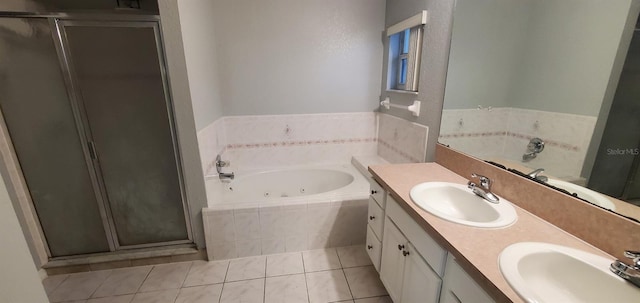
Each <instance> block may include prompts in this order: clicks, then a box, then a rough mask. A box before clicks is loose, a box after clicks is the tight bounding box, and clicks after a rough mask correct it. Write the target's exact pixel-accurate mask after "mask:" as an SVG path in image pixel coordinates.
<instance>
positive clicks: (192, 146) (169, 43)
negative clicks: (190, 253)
mask: <svg viewBox="0 0 640 303" xmlns="http://www.w3.org/2000/svg"><path fill="white" fill-rule="evenodd" d="M158 6H159V7H160V19H161V21H162V35H163V37H164V48H165V55H166V58H167V69H168V71H169V75H170V77H169V82H170V83H169V85H170V87H171V96H172V98H173V108H174V114H175V118H176V119H175V120H176V132H177V135H178V143H179V147H180V156H181V158H182V171H183V177H184V185H185V193H186V195H187V201H189V213H190V215H191V225H192V227H193V229H192V231H193V238H194V241H195V243H196V244H197V245H198V247H200V248H202V247H204V234H203V232H204V229H203V228H202V214H201V210H202V208H203V207H205V206H206V204H207V194H206V191H205V186H204V179H203V178H202V164H201V161H200V151H199V145H198V139H197V137H196V126H195V121H194V120H195V117H194V110H193V106H192V102H191V90H190V88H189V81H188V71H187V64H186V59H185V52H184V44H183V42H182V32H181V30H180V29H181V26H180V16H179V13H178V3H177V0H158Z"/></svg>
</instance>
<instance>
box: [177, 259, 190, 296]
mask: <svg viewBox="0 0 640 303" xmlns="http://www.w3.org/2000/svg"><path fill="white" fill-rule="evenodd" d="M190 262H191V263H189V269H187V273H186V274H185V275H184V279H182V283H180V287H178V289H180V288H182V287H184V283H185V282H187V278H188V277H189V273H191V267H193V261H190ZM176 298H177V297H176Z"/></svg>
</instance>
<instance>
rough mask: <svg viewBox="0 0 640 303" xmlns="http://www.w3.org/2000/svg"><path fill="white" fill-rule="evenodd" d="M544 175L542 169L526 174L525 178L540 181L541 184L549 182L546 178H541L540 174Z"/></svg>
mask: <svg viewBox="0 0 640 303" xmlns="http://www.w3.org/2000/svg"><path fill="white" fill-rule="evenodd" d="M542 173H544V168H538V169H536V170H534V171H532V172H530V173H528V174H527V176H529V177H531V178H534V179H536V180H540V181H542V182H547V181H549V177H547V176H541V175H540V174H542Z"/></svg>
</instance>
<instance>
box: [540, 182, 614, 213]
mask: <svg viewBox="0 0 640 303" xmlns="http://www.w3.org/2000/svg"><path fill="white" fill-rule="evenodd" d="M547 183H548V184H550V185H553V186H555V187H559V188H562V189H565V190H567V191H569V192H571V193H576V194H578V197H580V198H582V199H585V200H587V201H589V202H591V203H593V204H595V205H598V206H600V207H602V208H606V209H610V210H616V206H615V205H614V204H613V202H611V200H610V199H609V198H607V197H606V196H604V195H602V194H601V193H598V192H596V191H593V190H590V189H588V188H586V187H582V186H580V185H577V184H573V183H571V182H567V181H562V180H558V179H551V178H550V179H549V180H548V181H547Z"/></svg>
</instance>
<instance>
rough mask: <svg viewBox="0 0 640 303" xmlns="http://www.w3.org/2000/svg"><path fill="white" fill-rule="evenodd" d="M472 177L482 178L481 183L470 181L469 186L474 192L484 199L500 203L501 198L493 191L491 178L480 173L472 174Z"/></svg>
mask: <svg viewBox="0 0 640 303" xmlns="http://www.w3.org/2000/svg"><path fill="white" fill-rule="evenodd" d="M471 177H472V178H478V179H479V180H480V182H479V183H480V185H479V186H478V184H476V183H474V182H473V181H469V183H467V186H468V187H469V188H470V189H471V191H473V193H474V194H476V195H478V196H480V197H482V198H483V199H485V200H487V201H489V202H491V203H496V204H497V203H498V202H499V201H500V199H499V198H498V197H497V196H496V195H494V194H493V193H492V192H491V179H489V178H487V177H485V176H483V175H478V174H475V173H474V174H471Z"/></svg>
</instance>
